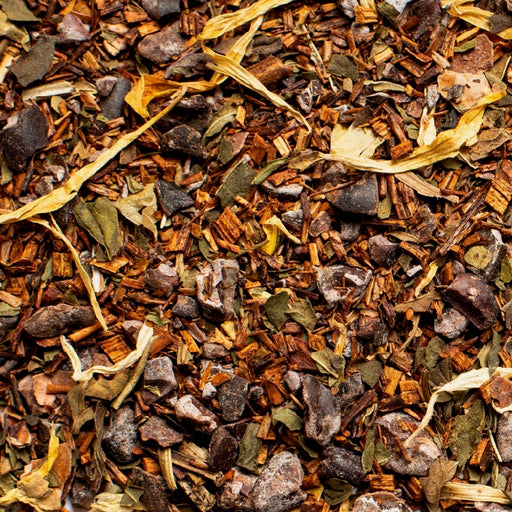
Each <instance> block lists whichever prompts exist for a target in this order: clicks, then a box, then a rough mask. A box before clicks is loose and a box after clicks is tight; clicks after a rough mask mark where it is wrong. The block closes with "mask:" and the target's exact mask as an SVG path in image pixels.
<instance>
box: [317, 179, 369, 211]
mask: <svg viewBox="0 0 512 512" xmlns="http://www.w3.org/2000/svg"><path fill="white" fill-rule="evenodd" d="M326 197H327V200H328V201H329V202H330V203H331V204H332V205H333V206H335V207H336V208H337V209H338V210H341V211H342V212H347V213H355V214H358V215H376V214H377V207H378V206H379V191H378V185H377V178H376V176H375V175H374V174H369V175H368V176H365V177H364V178H362V179H361V180H359V181H358V182H356V183H354V184H353V185H351V186H349V187H346V188H342V189H340V190H334V191H333V192H328V193H327V194H326Z"/></svg>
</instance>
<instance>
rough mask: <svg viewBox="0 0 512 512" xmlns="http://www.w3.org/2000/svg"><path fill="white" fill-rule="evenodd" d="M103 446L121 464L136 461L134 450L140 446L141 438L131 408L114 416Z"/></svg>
mask: <svg viewBox="0 0 512 512" xmlns="http://www.w3.org/2000/svg"><path fill="white" fill-rule="evenodd" d="M102 444H103V449H104V450H105V452H106V453H107V454H108V455H109V456H110V457H112V458H113V459H114V460H115V461H116V462H119V464H127V463H129V462H132V461H133V460H135V458H136V456H135V455H134V453H133V450H134V449H135V448H136V447H137V446H139V437H138V435H137V426H136V424H135V414H134V412H133V410H132V409H131V408H130V407H129V406H124V407H122V408H121V409H119V411H117V412H115V413H114V414H113V416H112V418H111V420H110V426H109V428H108V430H107V432H106V434H105V436H104V437H103V442H102Z"/></svg>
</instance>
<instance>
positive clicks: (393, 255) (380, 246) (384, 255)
mask: <svg viewBox="0 0 512 512" xmlns="http://www.w3.org/2000/svg"><path fill="white" fill-rule="evenodd" d="M368 245H369V249H370V258H371V259H372V260H373V261H375V263H378V264H379V265H382V266H383V267H388V268H389V267H391V266H393V265H394V264H395V263H396V259H397V257H398V253H399V250H400V244H397V243H395V242H391V241H390V240H388V239H387V238H385V237H383V236H382V235H375V236H372V237H371V238H370V239H368Z"/></svg>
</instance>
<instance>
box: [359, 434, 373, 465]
mask: <svg viewBox="0 0 512 512" xmlns="http://www.w3.org/2000/svg"><path fill="white" fill-rule="evenodd" d="M374 456H375V430H373V429H371V430H368V431H367V432H366V442H365V445H364V450H363V455H362V457H361V465H362V466H363V471H364V472H365V473H369V472H370V471H371V469H372V466H373V458H374Z"/></svg>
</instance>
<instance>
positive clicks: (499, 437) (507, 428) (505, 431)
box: [496, 412, 512, 462]
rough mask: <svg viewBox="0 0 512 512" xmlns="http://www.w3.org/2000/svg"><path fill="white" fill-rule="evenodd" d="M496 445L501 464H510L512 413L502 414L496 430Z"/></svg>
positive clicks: (511, 456) (511, 452)
mask: <svg viewBox="0 0 512 512" xmlns="http://www.w3.org/2000/svg"><path fill="white" fill-rule="evenodd" d="M496 443H497V445H498V450H499V452H500V455H501V458H502V460H503V462H512V412H505V413H503V414H502V415H501V416H500V418H499V420H498V426H497V428H496Z"/></svg>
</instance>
